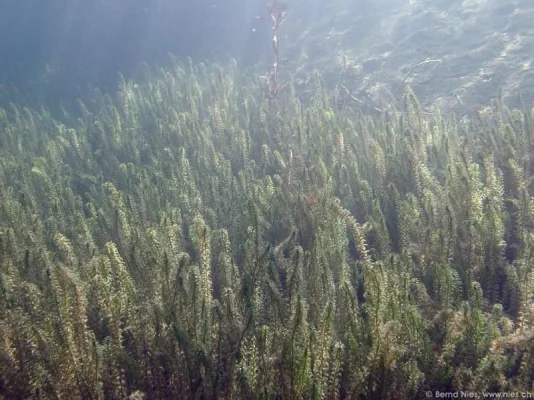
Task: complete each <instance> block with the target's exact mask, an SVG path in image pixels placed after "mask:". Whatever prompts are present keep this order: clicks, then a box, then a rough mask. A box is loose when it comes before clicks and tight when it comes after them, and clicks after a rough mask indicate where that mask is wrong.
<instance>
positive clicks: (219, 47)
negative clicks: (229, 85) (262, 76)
mask: <svg viewBox="0 0 534 400" xmlns="http://www.w3.org/2000/svg"><path fill="white" fill-rule="evenodd" d="M265 7H266V3H265V2H264V1H259V0H258V1H248V2H243V1H237V0H225V1H222V0H209V1H208V0H196V1H173V0H154V1H141V0H128V1H127V0H111V1H107V0H106V1H104V0H96V1H85V0H44V1H41V0H4V1H2V2H1V3H0V85H1V84H3V85H4V86H7V87H8V88H10V89H11V92H10V93H12V92H18V93H19V94H18V96H19V98H20V99H21V100H22V99H23V101H24V102H26V103H29V104H31V105H38V104H48V105H49V106H50V107H54V105H55V104H57V102H58V100H60V99H61V100H64V101H67V102H68V101H71V100H72V99H75V98H77V97H85V96H86V95H87V94H88V93H90V90H89V89H88V86H89V85H91V86H96V87H100V88H102V89H104V90H106V89H107V90H110V91H112V90H114V89H115V87H116V83H117V80H118V72H119V71H120V72H121V73H122V74H124V75H125V76H126V77H127V78H128V77H135V76H137V75H136V74H137V72H138V71H139V66H140V64H141V63H144V62H146V63H148V64H150V65H159V66H165V65H169V57H168V54H169V53H173V54H175V55H176V56H178V57H179V58H182V57H191V58H192V59H193V60H195V61H205V60H210V59H211V60H214V59H224V58H227V57H233V58H238V59H240V61H241V62H243V63H244V64H249V63H254V62H257V61H261V60H264V59H265V49H267V55H269V53H268V51H269V47H268V46H269V30H270V26H269V24H268V22H267V21H265V20H261V19H257V18H256V16H257V15H259V14H262V13H265ZM30 92H31V94H30ZM2 97H3V98H0V100H3V101H4V103H5V102H6V101H13V100H14V99H13V97H11V98H9V97H10V94H6V95H4V96H2ZM36 97H40V98H39V99H36Z"/></svg>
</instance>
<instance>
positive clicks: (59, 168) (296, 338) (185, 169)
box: [0, 62, 534, 399]
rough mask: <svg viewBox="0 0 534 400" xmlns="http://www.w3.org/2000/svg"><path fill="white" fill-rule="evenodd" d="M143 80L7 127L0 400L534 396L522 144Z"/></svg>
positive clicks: (184, 69) (501, 119) (191, 73)
mask: <svg viewBox="0 0 534 400" xmlns="http://www.w3.org/2000/svg"><path fill="white" fill-rule="evenodd" d="M314 85H315V89H314V90H315V92H314V93H315V94H314V96H313V101H312V102H311V103H310V104H306V105H304V104H302V103H301V102H300V101H299V99H298V96H297V94H296V91H295V88H294V87H293V86H292V83H291V82H288V86H287V89H286V90H284V91H281V92H279V93H278V96H277V98H276V102H275V103H274V104H273V102H272V101H271V100H272V99H270V98H268V97H267V96H265V93H264V92H263V91H262V90H261V85H260V83H259V82H257V80H256V79H255V78H254V77H251V76H248V75H247V74H246V73H243V72H241V71H240V70H239V68H238V67H237V65H236V64H231V65H228V66H224V67H223V66H220V65H211V66H207V65H203V64H199V65H192V63H189V65H182V64H180V63H179V62H175V64H174V66H173V68H171V69H169V70H164V69H161V70H151V69H148V68H147V70H146V77H145V79H144V80H143V81H140V82H137V83H135V82H129V81H125V80H124V79H123V80H122V83H121V89H120V91H119V93H117V95H116V97H112V96H109V95H106V94H103V93H101V92H99V91H95V93H94V96H93V97H92V98H91V99H90V100H88V101H86V103H84V104H82V103H80V105H79V110H80V111H79V114H78V115H69V118H68V122H65V121H64V122H63V124H62V123H60V122H58V121H54V120H53V119H52V118H51V117H50V115H49V114H47V112H46V111H45V110H44V109H43V110H40V111H32V110H29V109H21V108H18V107H16V106H12V107H11V108H10V109H7V110H0V141H1V142H0V143H1V146H0V196H1V200H0V332H1V333H2V335H1V336H0V397H2V398H6V399H11V398H68V399H75V398H80V399H101V398H109V399H115V398H117V399H119V398H132V399H133V398H143V397H144V398H147V399H148V398H192V399H194V398H199V399H200V398H225V399H226V398H234V399H240V398H243V399H256V398H258V399H260V398H261V399H267V398H284V399H303V398H304V399H322V398H326V399H335V398H340V399H354V398H359V397H361V398H417V397H424V391H425V390H430V389H431V390H442V391H449V392H450V391H452V390H473V391H482V390H487V391H509V390H517V391H533V390H534V387H533V383H532V382H533V381H534V379H533V378H534V376H533V371H534V358H533V354H534V347H533V346H534V340H533V337H534V297H533V296H534V260H533V257H534V249H533V243H534V197H533V187H532V179H531V177H532V171H533V169H534V160H533V157H534V151H533V150H534V128H533V122H534V121H533V119H532V114H531V113H530V112H527V111H525V112H523V111H518V110H508V109H506V108H505V107H504V106H503V105H502V104H501V103H500V102H499V101H496V102H495V104H494V106H493V107H492V108H491V110H490V112H487V113H485V114H484V113H479V114H477V115H475V116H473V117H472V118H470V119H463V120H459V119H457V118H455V117H453V116H445V115H442V114H441V113H440V111H439V110H434V111H432V112H431V113H428V112H423V110H422V109H421V107H420V106H419V103H418V100H417V99H416V98H415V96H414V94H413V93H412V92H411V91H410V90H407V92H406V94H405V98H404V109H403V110H395V109H388V110H385V111H383V112H381V113H380V114H373V115H365V114H363V113H362V112H361V111H359V110H357V109H353V108H350V107H349V106H344V107H341V108H340V107H338V105H339V101H337V100H338V99H336V97H335V95H334V96H333V95H332V94H331V93H328V92H327V91H326V89H325V86H324V85H323V83H322V81H321V78H320V76H319V75H316V76H315V82H314Z"/></svg>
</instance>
